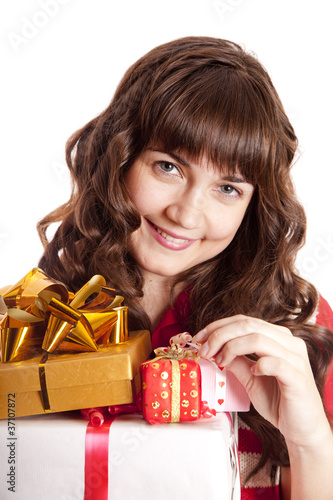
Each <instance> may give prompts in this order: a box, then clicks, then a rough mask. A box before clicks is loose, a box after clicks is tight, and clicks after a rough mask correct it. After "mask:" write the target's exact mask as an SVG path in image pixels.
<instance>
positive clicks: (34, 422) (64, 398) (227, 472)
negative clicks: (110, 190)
mask: <svg viewBox="0 0 333 500" xmlns="http://www.w3.org/2000/svg"><path fill="white" fill-rule="evenodd" d="M0 293H1V296H0V333H1V361H2V362H1V364H0V418H1V419H3V420H2V421H1V422H0V434H1V439H0V443H1V445H0V446H2V449H1V452H0V471H1V474H2V475H3V477H2V478H1V481H0V498H1V499H4V500H5V499H7V498H12V494H13V491H15V492H16V493H17V498H20V499H22V500H30V499H34V500H38V499H44V498H48V499H49V500H52V499H53V498H54V499H57V500H62V499H63V500H65V499H66V500H83V499H84V500H88V499H90V500H95V499H96V500H107V499H108V498H110V499H116V500H117V499H122V500H124V499H125V500H126V499H132V498H137V499H141V498H147V494H148V493H147V492H148V491H149V498H153V497H154V496H155V495H156V497H157V498H170V496H171V495H172V496H173V497H174V498H175V499H178V498H179V499H180V498H184V497H186V498H187V497H188V498H210V499H215V498H216V499H217V498H219V499H224V498H225V499H227V498H228V499H229V498H231V495H232V494H234V498H237V496H235V494H237V495H239V477H237V474H236V473H237V470H238V467H237V457H236V448H235V446H236V444H235V436H234V434H233V432H232V421H231V418H230V414H229V413H228V412H231V411H236V410H241V411H246V410H247V409H248V408H249V400H248V398H247V396H246V393H245V391H244V389H243V388H242V386H240V384H239V383H238V382H237V380H236V379H234V377H233V376H232V375H231V374H230V373H228V372H226V371H225V370H223V371H221V370H219V369H218V368H217V367H216V365H215V364H214V363H212V362H210V361H207V360H203V359H199V357H198V355H197V350H198V346H197V345H195V344H193V343H191V337H190V336H189V335H188V334H182V335H178V336H176V337H174V338H173V339H172V341H171V345H170V346H168V347H163V348H161V349H158V350H156V351H155V358H154V359H151V360H148V358H149V357H150V355H151V342H150V334H149V332H147V331H136V332H130V333H128V331H127V308H126V307H124V306H123V305H122V301H123V298H122V297H118V296H116V295H115V292H114V290H112V289H110V288H108V287H106V285H105V280H104V278H103V277H102V276H94V277H93V278H92V279H91V280H90V281H89V282H88V283H87V284H86V285H85V286H84V287H82V289H81V290H80V291H79V292H77V293H76V294H75V295H74V294H73V293H71V292H70V291H68V290H67V289H66V287H65V286H64V285H63V284H61V283H57V282H55V281H54V280H50V279H49V278H48V277H47V276H46V275H45V274H44V273H43V271H41V270H40V269H37V268H35V269H33V270H32V271H30V273H28V274H27V275H26V276H25V277H24V278H22V280H20V282H19V283H17V284H16V285H14V286H12V287H7V289H3V290H1V291H0ZM73 410H81V412H80V411H73ZM96 415H99V416H100V418H96ZM93 416H94V417H95V418H93ZM85 417H86V418H85ZM204 417H206V418H204ZM87 419H88V420H87ZM89 419H90V420H89ZM157 423H158V424H160V423H162V424H163V423H168V424H169V423H172V425H154V426H151V425H150V424H157ZM7 445H8V446H7ZM202 456H204V460H202ZM156 478H158V480H157V479H156ZM154 484H156V487H155V486H153V485H154ZM152 488H153V489H154V488H156V492H155V493H154V492H153V491H152Z"/></svg>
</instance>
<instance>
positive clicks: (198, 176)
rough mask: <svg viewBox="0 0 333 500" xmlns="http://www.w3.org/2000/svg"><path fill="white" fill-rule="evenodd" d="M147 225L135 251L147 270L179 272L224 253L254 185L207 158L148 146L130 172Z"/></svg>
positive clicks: (134, 238)
mask: <svg viewBox="0 0 333 500" xmlns="http://www.w3.org/2000/svg"><path fill="white" fill-rule="evenodd" d="M125 184H126V187H127V190H128V193H129V196H130V198H131V200H132V202H133V203H134V205H135V207H136V210H137V211H138V212H139V214H140V215H141V226H140V227H139V229H137V230H136V231H135V232H134V233H133V234H132V235H131V253H132V255H133V256H134V257H135V259H136V261H137V262H138V264H139V266H140V268H141V270H142V272H143V274H144V275H145V273H149V274H154V275H159V276H164V277H174V276H176V275H178V274H179V273H181V272H182V271H185V270H187V269H190V268H191V267H193V266H195V265H197V264H200V263H202V262H204V261H206V260H208V259H210V258H212V257H215V256H216V255H218V254H219V253H220V252H222V250H224V249H225V248H226V247H227V246H228V245H229V243H230V242H231V240H232V239H233V237H234V236H235V234H236V232H237V229H238V228H239V226H240V224H241V222H242V219H243V217H244V214H245V211H246V209H247V207H248V205H249V203H250V200H251V197H252V194H253V191H254V187H253V186H252V184H249V183H247V182H246V181H245V180H244V179H242V177H241V175H235V176H234V177H229V176H228V174H227V173H226V174H225V175H223V173H221V171H220V169H218V168H214V165H212V164H211V163H210V162H208V161H207V160H206V159H205V158H203V159H202V161H200V163H194V162H193V161H191V160H189V159H188V158H187V157H186V156H184V155H183V154H182V153H179V154H178V153H177V154H175V153H166V152H163V151H159V150H156V149H146V150H145V151H144V152H143V153H142V154H141V155H140V156H139V157H138V159H137V160H136V161H135V163H134V164H133V166H132V167H131V168H130V170H129V171H128V172H127V174H126V176H125Z"/></svg>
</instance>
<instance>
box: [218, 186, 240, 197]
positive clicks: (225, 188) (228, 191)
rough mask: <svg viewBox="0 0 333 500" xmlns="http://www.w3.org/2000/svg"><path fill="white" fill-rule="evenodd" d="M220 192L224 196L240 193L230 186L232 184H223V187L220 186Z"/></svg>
mask: <svg viewBox="0 0 333 500" xmlns="http://www.w3.org/2000/svg"><path fill="white" fill-rule="evenodd" d="M220 190H221V192H222V193H223V194H227V195H237V194H239V191H237V189H235V188H234V187H233V186H230V184H223V185H222V186H220Z"/></svg>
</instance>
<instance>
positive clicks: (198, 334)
mask: <svg viewBox="0 0 333 500" xmlns="http://www.w3.org/2000/svg"><path fill="white" fill-rule="evenodd" d="M206 332H207V329H206V328H204V329H203V330H200V332H198V333H197V334H196V335H194V337H193V340H194V341H195V342H200V339H201V338H202V337H204V336H205V334H206Z"/></svg>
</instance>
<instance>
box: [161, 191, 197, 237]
mask: <svg viewBox="0 0 333 500" xmlns="http://www.w3.org/2000/svg"><path fill="white" fill-rule="evenodd" d="M204 207H205V202H204V199H203V196H202V194H200V193H197V192H191V191H187V192H186V193H181V194H178V197H177V198H175V199H173V200H172V202H171V203H170V204H169V205H168V207H167V209H166V214H167V216H168V218H169V219H170V220H172V221H173V222H174V223H176V224H177V225H178V226H180V227H183V228H184V229H196V228H198V227H200V225H201V222H202V220H203V217H204Z"/></svg>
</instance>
